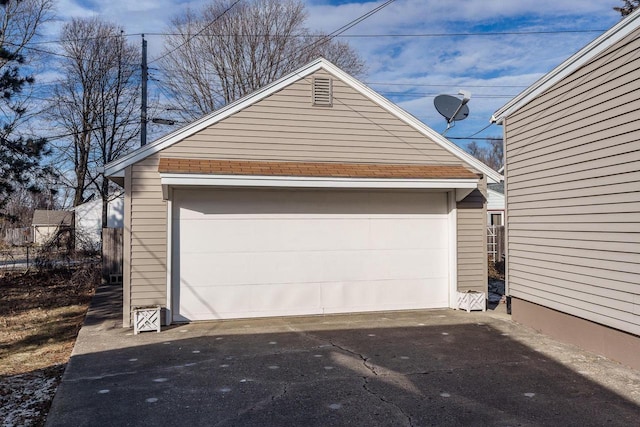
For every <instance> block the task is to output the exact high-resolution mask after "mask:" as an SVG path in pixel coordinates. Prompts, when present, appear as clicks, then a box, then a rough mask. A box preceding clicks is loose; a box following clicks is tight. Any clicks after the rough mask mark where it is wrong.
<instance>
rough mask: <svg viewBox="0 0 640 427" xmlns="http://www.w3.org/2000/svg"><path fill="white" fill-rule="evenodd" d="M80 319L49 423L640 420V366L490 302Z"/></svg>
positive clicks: (387, 423) (386, 423) (614, 422)
mask: <svg viewBox="0 0 640 427" xmlns="http://www.w3.org/2000/svg"><path fill="white" fill-rule="evenodd" d="M83 329H85V330H84V335H83V334H81V337H80V338H79V341H78V343H77V346H76V349H75V351H74V356H73V357H72V359H71V361H70V364H69V366H68V368H67V371H66V372H65V375H64V378H63V381H62V384H61V385H60V388H59V390H58V393H57V395H56V398H55V400H54V403H53V406H52V409H51V412H50V415H49V418H48V420H47V425H48V426H68V425H74V426H101V425H104V426H127V425H130V426H138V425H156V426H163V425H188V426H216V425H221V426H284V425H292V426H293V425H296V426H297V425H300V426H342V425H359V426H360V425H361V426H418V425H505V426H506V425H511V426H515V425H521V426H529V425H553V426H557V425H580V426H589V425H593V426H596V425H597V426H600V425H625V426H628V425H636V424H637V422H638V420H639V419H640V407H639V406H638V402H640V374H639V373H637V372H636V371H633V370H630V369H626V368H624V367H621V366H619V365H616V364H615V363H613V362H611V361H609V360H607V359H603V358H600V357H598V356H595V355H593V354H590V353H585V352H580V351H579V350H577V349H575V348H574V347H571V346H565V345H563V344H560V343H557V342H555V341H552V340H551V339H549V338H546V337H544V336H541V335H539V334H536V333H535V332H533V331H531V330H528V329H526V328H523V327H521V326H519V325H516V324H514V323H512V322H511V321H510V320H508V319H507V318H498V317H495V316H494V317H492V316H490V315H488V314H486V313H465V312H455V311H450V310H443V311H415V312H396V313H370V314H362V315H347V316H324V317H312V318H290V319H283V318H276V319H258V320H239V321H227V322H211V323H194V324H189V325H183V326H177V327H171V328H168V329H165V330H163V332H161V333H160V334H156V333H143V334H140V335H137V336H134V335H132V334H131V331H130V330H126V329H121V328H116V327H111V328H105V327H104V324H103V325H102V326H100V325H98V324H95V325H93V327H86V328H83ZM591 378H596V379H598V382H596V381H595V380H592V379H591ZM600 379H604V380H603V381H604V382H606V381H610V384H605V383H604V382H603V381H600ZM614 390H617V391H618V392H616V391H614ZM622 390H626V393H627V396H628V397H625V396H623V395H622Z"/></svg>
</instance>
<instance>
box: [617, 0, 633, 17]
mask: <svg viewBox="0 0 640 427" xmlns="http://www.w3.org/2000/svg"><path fill="white" fill-rule="evenodd" d="M622 2H623V3H624V6H620V7H614V8H613V10H615V11H616V12H620V15H622V17H623V18H624V17H625V16H629V15H631V13H632V12H633V11H634V10H636V9H637V8H639V7H640V0H622Z"/></svg>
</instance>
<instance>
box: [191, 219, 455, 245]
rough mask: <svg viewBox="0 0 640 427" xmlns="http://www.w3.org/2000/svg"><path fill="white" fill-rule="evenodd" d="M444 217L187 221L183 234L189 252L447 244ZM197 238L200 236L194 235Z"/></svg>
mask: <svg viewBox="0 0 640 427" xmlns="http://www.w3.org/2000/svg"><path fill="white" fill-rule="evenodd" d="M443 220H446V217H441V216H437V217H433V218H429V217H426V216H423V217H420V218H402V219H398V218H393V219H391V218H389V219H377V218H364V219H362V218H351V219H339V218H337V219H329V220H327V219H316V218H313V219H307V218H304V219H300V218H297V219H272V220H264V219H258V220H256V219H245V220H237V219H236V220H233V219H215V220H212V221H210V222H208V223H206V226H205V225H204V224H203V223H202V222H201V221H192V220H183V221H181V223H180V235H181V236H184V237H183V239H187V240H188V244H187V245H184V244H183V245H182V247H185V246H187V247H188V249H185V250H187V251H188V253H198V252H200V253H213V252H242V251H248V250H250V251H266V250H270V251H271V250H273V251H278V250H282V251H286V250H335V249H337V250H349V249H352V250H361V249H368V248H384V249H394V248H406V247H413V248H422V247H427V246H428V247H438V248H446V247H447V236H446V233H440V232H433V231H432V229H433V228H437V227H438V226H439V224H442V222H443ZM196 236H197V238H196Z"/></svg>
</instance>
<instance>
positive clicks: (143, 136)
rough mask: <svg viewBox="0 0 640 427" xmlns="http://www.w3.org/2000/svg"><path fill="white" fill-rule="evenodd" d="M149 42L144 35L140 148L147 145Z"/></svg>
mask: <svg viewBox="0 0 640 427" xmlns="http://www.w3.org/2000/svg"><path fill="white" fill-rule="evenodd" d="M148 78H149V75H148V69H147V41H146V40H145V39H144V34H143V35H142V102H140V126H141V127H140V146H141V147H142V146H144V145H146V144H147V80H148Z"/></svg>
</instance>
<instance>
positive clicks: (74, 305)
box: [0, 266, 100, 425]
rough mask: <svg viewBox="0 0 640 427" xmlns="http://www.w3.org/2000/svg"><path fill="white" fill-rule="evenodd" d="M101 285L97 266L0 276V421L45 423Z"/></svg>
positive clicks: (27, 423)
mask: <svg viewBox="0 0 640 427" xmlns="http://www.w3.org/2000/svg"><path fill="white" fill-rule="evenodd" d="M99 281H100V273H99V270H98V268H97V267H95V266H84V267H78V268H74V269H65V270H54V271H45V272H30V273H15V272H6V273H3V275H2V277H0V403H1V405H0V406H1V407H2V410H1V411H0V412H2V414H1V415H3V416H4V417H0V418H5V419H7V417H13V418H11V419H12V421H13V422H12V423H10V424H15V425H41V424H43V423H44V414H46V410H47V409H48V407H49V405H50V400H51V398H52V397H53V393H54V392H55V389H56V387H57V385H58V383H59V381H60V378H61V376H62V373H63V371H64V366H65V364H66V363H67V362H68V360H69V357H70V355H71V351H72V350H73V345H74V342H75V339H76V336H77V334H78V331H79V330H80V326H81V325H82V321H83V319H84V316H85V313H86V311H87V308H88V305H89V302H90V301H91V297H92V296H93V294H94V292H95V288H96V286H97V285H98V283H99ZM16 417H17V418H16Z"/></svg>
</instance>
